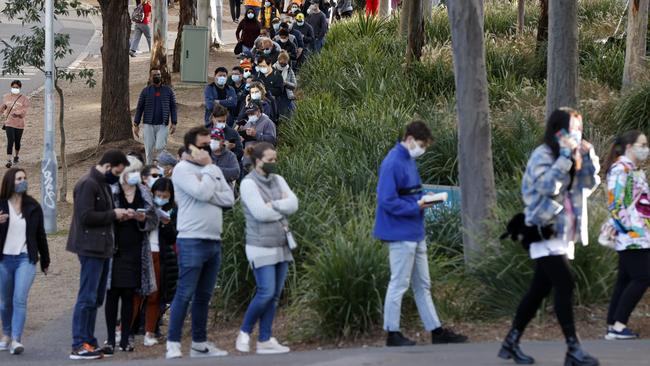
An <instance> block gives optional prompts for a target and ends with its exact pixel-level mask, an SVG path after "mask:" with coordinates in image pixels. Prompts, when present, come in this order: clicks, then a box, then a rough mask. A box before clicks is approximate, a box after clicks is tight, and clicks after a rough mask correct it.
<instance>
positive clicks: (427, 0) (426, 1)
mask: <svg viewBox="0 0 650 366" xmlns="http://www.w3.org/2000/svg"><path fill="white" fill-rule="evenodd" d="M433 2H434V0H422V13H423V16H424V20H425V21H430V20H431V18H432V16H433Z"/></svg>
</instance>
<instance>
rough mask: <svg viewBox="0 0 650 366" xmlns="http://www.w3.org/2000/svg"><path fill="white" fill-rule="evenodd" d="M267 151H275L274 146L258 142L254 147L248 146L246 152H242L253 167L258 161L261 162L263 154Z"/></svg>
mask: <svg viewBox="0 0 650 366" xmlns="http://www.w3.org/2000/svg"><path fill="white" fill-rule="evenodd" d="M267 150H273V151H275V146H273V145H272V144H270V143H268V142H258V143H256V144H254V145H249V146H248V147H246V150H244V154H246V156H248V157H249V158H250V159H251V162H252V163H253V166H255V163H256V162H257V161H258V160H261V159H262V157H264V153H265V152H266V151H267Z"/></svg>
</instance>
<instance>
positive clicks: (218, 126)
mask: <svg viewBox="0 0 650 366" xmlns="http://www.w3.org/2000/svg"><path fill="white" fill-rule="evenodd" d="M214 127H215V128H218V129H220V130H223V129H224V128H226V123H225V122H217V123H215V124H214Z"/></svg>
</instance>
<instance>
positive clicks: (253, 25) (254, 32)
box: [235, 9, 262, 53]
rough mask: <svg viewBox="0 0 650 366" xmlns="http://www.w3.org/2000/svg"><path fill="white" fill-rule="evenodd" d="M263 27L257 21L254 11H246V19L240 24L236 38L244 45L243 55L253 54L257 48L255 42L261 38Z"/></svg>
mask: <svg viewBox="0 0 650 366" xmlns="http://www.w3.org/2000/svg"><path fill="white" fill-rule="evenodd" d="M261 29H262V26H261V24H260V22H259V21H258V20H257V17H256V15H255V11H254V10H253V9H247V10H246V17H245V18H244V20H242V21H241V22H239V25H238V26H237V30H236V31H235V37H236V38H237V42H241V44H242V53H246V52H251V51H252V50H253V48H254V47H255V40H256V39H257V37H259V36H260V30H261Z"/></svg>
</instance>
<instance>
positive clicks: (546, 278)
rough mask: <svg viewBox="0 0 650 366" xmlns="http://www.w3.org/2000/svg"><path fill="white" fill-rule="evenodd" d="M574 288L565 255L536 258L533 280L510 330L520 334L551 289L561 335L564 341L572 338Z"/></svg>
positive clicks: (574, 330)
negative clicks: (565, 338) (562, 334)
mask: <svg viewBox="0 0 650 366" xmlns="http://www.w3.org/2000/svg"><path fill="white" fill-rule="evenodd" d="M573 288H574V284H573V275H572V274H571V269H570V268H569V260H568V258H567V257H566V256H564V255H556V256H549V257H542V258H538V259H536V260H535V274H534V275H533V281H532V283H531V284H530V288H529V289H528V293H526V295H525V296H524V298H523V299H522V300H521V303H520V304H519V307H518V308H517V314H516V315H515V319H514V321H513V323H512V327H513V328H515V329H517V330H519V331H520V332H522V333H523V332H524V330H525V329H526V326H527V325H528V323H530V321H531V320H532V319H533V318H534V317H535V314H536V313H537V309H539V306H540V305H541V304H542V300H544V298H546V297H547V296H548V295H549V294H550V293H551V289H554V292H553V296H554V299H555V306H554V309H555V315H556V316H557V319H558V321H559V322H560V326H561V327H562V332H563V333H564V336H565V337H567V338H568V337H575V336H576V329H575V323H574V321H573Z"/></svg>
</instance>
